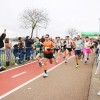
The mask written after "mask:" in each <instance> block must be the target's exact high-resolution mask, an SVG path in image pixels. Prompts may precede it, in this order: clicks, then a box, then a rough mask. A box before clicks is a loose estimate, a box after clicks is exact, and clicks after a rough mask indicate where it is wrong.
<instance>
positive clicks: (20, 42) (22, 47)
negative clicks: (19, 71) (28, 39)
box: [18, 37, 25, 64]
mask: <svg viewBox="0 0 100 100" xmlns="http://www.w3.org/2000/svg"><path fill="white" fill-rule="evenodd" d="M18 46H19V60H18V63H19V64H23V63H24V55H25V45H24V42H23V39H22V37H19V38H18Z"/></svg>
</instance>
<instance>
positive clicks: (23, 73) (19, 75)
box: [12, 72, 26, 78]
mask: <svg viewBox="0 0 100 100" xmlns="http://www.w3.org/2000/svg"><path fill="white" fill-rule="evenodd" d="M25 73H26V72H22V73H19V74H17V75H14V76H12V78H15V77H18V76H20V75H23V74H25Z"/></svg>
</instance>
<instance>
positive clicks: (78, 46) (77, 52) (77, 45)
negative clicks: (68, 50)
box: [74, 35, 82, 68]
mask: <svg viewBox="0 0 100 100" xmlns="http://www.w3.org/2000/svg"><path fill="white" fill-rule="evenodd" d="M74 47H75V60H76V68H77V67H78V66H79V63H78V60H80V58H81V50H82V41H81V40H80V36H79V35H78V36H77V39H76V40H75V46H74Z"/></svg>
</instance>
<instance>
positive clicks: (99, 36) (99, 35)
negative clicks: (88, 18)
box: [98, 18, 100, 38]
mask: <svg viewBox="0 0 100 100" xmlns="http://www.w3.org/2000/svg"><path fill="white" fill-rule="evenodd" d="M98 38H100V18H99V34H98Z"/></svg>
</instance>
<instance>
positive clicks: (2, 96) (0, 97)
mask: <svg viewBox="0 0 100 100" xmlns="http://www.w3.org/2000/svg"><path fill="white" fill-rule="evenodd" d="M73 57H74V56H72V57H70V58H69V59H71V58H73ZM69 59H68V60H69ZM64 62H65V61H63V62H61V63H60V64H58V65H56V66H55V67H53V68H51V69H49V70H48V72H50V71H52V70H53V69H55V68H57V67H58V66H60V65H61V64H63V63H64ZM41 76H43V73H42V74H40V75H38V76H37V77H35V78H33V79H31V80H29V81H27V82H25V83H24V84H22V85H20V86H18V87H16V88H15V89H13V90H11V91H9V92H7V93H6V94H4V95H1V96H0V99H2V98H4V97H6V96H8V95H9V94H11V93H13V92H15V91H17V90H18V89H20V88H22V87H24V86H25V85H27V84H29V83H31V82H33V81H34V80H36V79H38V78H40V77H41Z"/></svg>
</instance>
